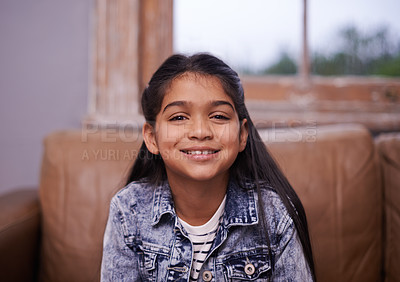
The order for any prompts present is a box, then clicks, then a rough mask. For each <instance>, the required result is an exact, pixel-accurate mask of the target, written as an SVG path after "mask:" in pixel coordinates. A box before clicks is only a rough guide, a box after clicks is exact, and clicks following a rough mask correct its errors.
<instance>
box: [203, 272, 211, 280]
mask: <svg viewBox="0 0 400 282" xmlns="http://www.w3.org/2000/svg"><path fill="white" fill-rule="evenodd" d="M211 279H212V273H211V271H209V270H206V271H204V272H203V280H204V281H206V282H208V281H211Z"/></svg>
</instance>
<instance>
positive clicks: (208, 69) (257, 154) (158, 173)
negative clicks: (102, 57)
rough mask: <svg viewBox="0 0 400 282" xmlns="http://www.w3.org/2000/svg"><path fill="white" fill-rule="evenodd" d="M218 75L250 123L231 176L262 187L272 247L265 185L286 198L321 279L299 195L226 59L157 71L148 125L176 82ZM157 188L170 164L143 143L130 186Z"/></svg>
mask: <svg viewBox="0 0 400 282" xmlns="http://www.w3.org/2000/svg"><path fill="white" fill-rule="evenodd" d="M188 72H190V73H194V74H198V75H205V76H213V77H216V78H218V79H219V81H220V82H221V84H222V87H223V89H224V90H225V92H226V94H227V95H229V97H230V98H231V99H232V101H233V103H234V106H235V109H236V111H237V113H238V116H239V120H240V121H243V120H244V119H246V120H247V125H248V134H249V135H248V139H247V144H246V147H245V149H244V150H243V151H242V152H240V153H239V154H238V156H237V158H236V160H235V162H234V163H233V165H232V167H231V169H230V175H231V177H233V178H235V180H236V181H237V182H238V183H242V182H243V180H244V179H252V180H254V181H255V183H256V186H257V193H258V195H259V197H258V198H259V201H258V205H259V210H260V212H261V215H262V216H261V228H262V231H265V232H264V234H267V236H266V240H267V243H268V246H269V248H270V241H269V236H268V226H267V223H266V221H265V214H264V211H265V210H264V203H263V201H262V200H261V199H262V198H261V188H260V186H261V185H262V184H261V183H267V185H268V186H270V187H271V188H272V189H273V190H274V191H275V192H276V193H277V194H278V195H279V196H280V198H281V200H282V202H283V204H284V205H285V207H286V209H287V211H288V213H289V214H290V216H291V217H292V218H293V221H294V224H295V226H296V229H297V232H298V234H299V237H300V241H301V244H302V246H303V251H304V255H305V257H306V260H307V262H308V265H309V267H310V270H311V273H312V275H313V277H314V279H315V270H314V261H313V256H312V251H311V243H310V239H309V234H308V226H307V219H306V214H305V211H304V208H303V205H302V204H301V202H300V199H299V198H298V196H297V194H296V192H295V191H294V190H293V188H292V186H291V185H290V183H289V181H288V180H287V178H286V177H285V176H284V175H283V173H282V172H281V170H280V169H279V167H278V166H277V164H276V162H275V161H274V160H273V158H272V157H271V155H270V154H269V153H268V151H267V149H266V147H265V144H264V143H263V141H262V139H261V137H260V135H259V134H258V131H257V129H256V128H255V126H254V124H253V122H252V120H251V119H250V116H249V113H248V111H247V108H246V106H245V103H244V91H243V87H242V84H241V82H240V79H239V76H238V74H237V73H236V72H235V71H234V70H232V69H231V68H230V67H229V66H228V65H226V64H225V63H224V62H223V61H221V60H220V59H218V58H216V57H214V56H212V55H209V54H196V55H193V56H189V57H187V56H184V55H172V56H171V57H169V58H168V59H167V60H166V61H165V62H164V63H163V64H162V65H161V66H160V68H159V69H158V70H157V71H156V72H155V73H154V75H153V77H152V78H151V80H150V82H149V84H148V86H147V87H146V89H145V90H144V91H143V94H142V109H143V114H144V117H145V119H146V122H148V123H150V124H152V125H153V126H154V124H155V120H156V116H157V114H158V113H159V112H160V110H161V104H162V101H163V98H164V95H165V93H166V91H167V89H168V87H169V86H170V85H171V83H172V81H173V80H174V79H175V78H177V77H179V76H181V75H183V74H185V73H188ZM145 178H146V180H147V181H150V182H153V183H154V184H157V183H160V182H162V181H164V180H166V178H167V176H166V172H165V167H164V163H163V161H162V159H161V157H160V156H159V155H153V154H152V153H150V151H149V150H148V149H147V147H146V145H145V144H144V142H143V144H142V146H141V148H140V151H139V154H138V157H137V158H136V161H135V163H134V165H133V167H132V171H131V174H130V176H129V178H128V183H130V182H132V181H138V180H143V179H145Z"/></svg>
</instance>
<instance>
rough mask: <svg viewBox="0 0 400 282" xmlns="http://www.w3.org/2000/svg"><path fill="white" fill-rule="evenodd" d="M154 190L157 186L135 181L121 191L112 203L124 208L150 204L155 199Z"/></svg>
mask: <svg viewBox="0 0 400 282" xmlns="http://www.w3.org/2000/svg"><path fill="white" fill-rule="evenodd" d="M154 188H155V186H154V185H152V184H151V183H150V182H148V181H146V180H140V181H133V182H131V183H129V184H127V185H126V186H125V187H123V188H122V189H120V190H119V191H118V192H117V193H116V194H115V195H114V196H113V197H112V200H111V202H112V203H118V204H119V205H121V204H122V205H124V206H127V205H128V206H131V205H134V204H136V203H141V202H148V201H149V200H151V199H152V198H153V192H154Z"/></svg>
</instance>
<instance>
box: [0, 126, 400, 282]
mask: <svg viewBox="0 0 400 282" xmlns="http://www.w3.org/2000/svg"><path fill="white" fill-rule="evenodd" d="M261 134H262V137H263V139H264V140H265V142H266V143H267V146H268V148H269V149H270V151H271V152H272V153H273V155H274V156H275V158H276V159H277V160H278V162H279V164H280V165H281V167H282V168H283V170H284V171H285V172H286V174H287V176H288V178H289V180H290V181H291V183H292V184H293V186H294V187H295V189H296V191H297V192H298V194H299V196H300V198H301V199H302V201H303V204H304V206H305V209H306V212H307V215H308V221H309V226H310V233H311V240H312V245H313V249H314V256H315V263H316V271H317V278H318V280H319V281H400V267H399V266H400V243H399V241H400V240H399V238H400V186H399V185H400V134H382V135H380V136H378V137H377V138H373V137H371V135H370V133H369V132H368V130H367V129H365V128H364V127H362V126H359V125H335V126H309V127H306V128H290V129H286V130H283V129H275V130H263V131H262V132H261ZM141 140H142V139H141V136H140V134H139V133H137V132H135V131H130V130H124V129H102V130H97V129H88V130H85V131H63V132H56V133H53V134H51V135H49V136H48V137H47V138H46V139H45V140H44V148H45V150H44V156H43V163H42V170H41V182H40V189H39V197H38V195H37V193H35V191H32V190H30V191H29V190H28V191H17V192H14V193H12V194H9V195H4V196H2V197H0V280H1V281H34V280H35V278H36V277H39V280H40V281H68V282H69V281H98V280H99V271H100V262H101V254H102V237H103V232H104V228H105V223H106V219H107V213H108V205H109V201H110V198H111V197H112V195H113V194H114V193H115V192H116V191H117V190H118V189H120V188H121V187H122V186H124V182H125V180H124V179H125V176H126V174H127V172H128V171H129V167H130V166H131V164H132V162H133V160H134V158H135V156H136V152H137V150H138V146H139V145H140V143H141ZM39 207H40V211H39ZM39 215H40V221H39ZM36 275H37V276H36Z"/></svg>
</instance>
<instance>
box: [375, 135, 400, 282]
mask: <svg viewBox="0 0 400 282" xmlns="http://www.w3.org/2000/svg"><path fill="white" fill-rule="evenodd" d="M376 144H377V148H378V152H379V155H380V158H381V166H382V172H383V183H384V187H385V190H384V198H385V201H384V203H385V250H384V251H385V259H384V261H385V281H399V279H400V267H399V266H400V241H399V239H400V133H387V134H382V135H380V136H378V138H377V139H376Z"/></svg>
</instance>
